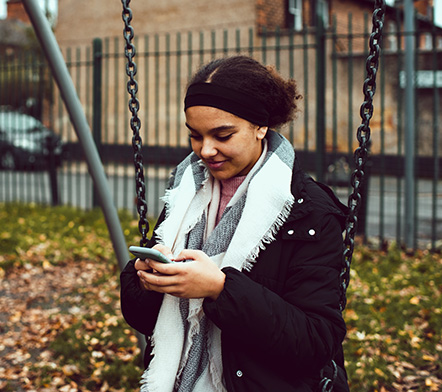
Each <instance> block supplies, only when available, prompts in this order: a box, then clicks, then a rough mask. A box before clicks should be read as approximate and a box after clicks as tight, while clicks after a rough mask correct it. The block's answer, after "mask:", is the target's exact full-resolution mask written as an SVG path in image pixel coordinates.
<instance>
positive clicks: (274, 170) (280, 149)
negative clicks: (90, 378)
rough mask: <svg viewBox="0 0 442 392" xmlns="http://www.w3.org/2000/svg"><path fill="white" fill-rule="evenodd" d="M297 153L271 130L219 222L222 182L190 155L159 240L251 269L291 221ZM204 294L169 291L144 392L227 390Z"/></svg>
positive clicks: (175, 182) (176, 180) (175, 180)
mask: <svg viewBox="0 0 442 392" xmlns="http://www.w3.org/2000/svg"><path fill="white" fill-rule="evenodd" d="M294 158H295V152H294V150H293V147H292V145H291V144H290V143H289V142H288V141H287V140H286V139H285V138H284V137H283V136H281V135H280V134H278V133H276V132H273V131H268V133H267V136H266V139H265V143H264V149H263V153H262V154H261V157H260V158H259V160H258V162H257V163H256V164H255V166H254V167H253V168H252V170H251V171H250V172H249V173H248V175H247V177H246V178H245V180H244V181H243V183H242V184H241V185H240V186H239V188H238V190H237V191H236V193H235V195H234V196H233V197H232V199H231V200H230V202H229V204H228V205H227V207H226V209H225V211H224V213H223V216H222V218H221V220H220V222H219V224H218V225H217V226H216V227H215V220H216V214H217V211H218V205H219V197H220V185H219V182H218V181H217V180H215V179H214V178H213V177H212V176H211V175H210V173H209V171H208V170H207V168H206V167H205V166H204V165H203V164H202V162H201V160H199V159H198V157H197V156H196V155H195V154H194V153H191V154H190V155H189V156H188V157H187V158H186V159H185V160H184V161H183V162H181V163H180V164H179V165H178V166H177V168H176V170H175V173H174V176H173V177H172V180H171V186H170V189H169V190H168V191H167V192H166V195H165V197H164V201H165V204H166V218H165V220H164V221H163V223H162V224H161V225H160V226H159V227H158V229H157V231H156V234H157V237H158V239H159V242H161V243H163V244H164V245H166V246H168V247H170V248H171V249H172V252H173V253H174V254H175V255H178V254H179V253H180V252H181V251H182V250H183V249H185V248H187V249H201V250H202V251H204V252H205V253H206V254H207V255H208V256H209V257H210V258H211V259H212V260H213V262H214V263H216V264H217V265H218V266H219V267H220V268H224V267H233V268H236V269H237V270H250V269H251V268H252V267H253V264H254V262H255V260H256V258H257V257H258V254H259V252H260V250H261V249H265V246H266V244H268V243H270V242H272V241H273V240H274V238H275V234H276V233H277V232H278V230H279V228H280V227H281V226H282V224H283V223H284V222H285V220H286V219H287V217H288V215H289V213H290V210H291V208H292V205H293V202H294V198H293V195H292V194H291V191H290V186H291V178H292V168H293V163H294ZM202 304H203V299H180V298H177V297H174V296H171V295H168V294H165V295H164V299H163V303H162V306H161V309H160V312H159V315H158V319H157V322H156V325H155V330H154V333H153V336H152V344H153V352H152V354H153V355H154V357H153V359H152V361H151V363H150V365H149V367H148V368H147V369H146V370H145V371H144V373H143V376H142V379H141V392H174V391H177V392H190V391H194V392H211V391H225V390H226V389H225V387H224V385H223V367H222V357H221V332H220V330H219V329H218V328H217V327H216V326H215V325H214V324H213V323H212V322H211V321H210V320H209V319H208V318H207V317H205V315H204V311H203V308H202Z"/></svg>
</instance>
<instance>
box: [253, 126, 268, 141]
mask: <svg viewBox="0 0 442 392" xmlns="http://www.w3.org/2000/svg"><path fill="white" fill-rule="evenodd" d="M268 130H269V127H258V129H257V130H256V138H257V139H258V140H263V139H264V138H265V136H266V135H267V131H268Z"/></svg>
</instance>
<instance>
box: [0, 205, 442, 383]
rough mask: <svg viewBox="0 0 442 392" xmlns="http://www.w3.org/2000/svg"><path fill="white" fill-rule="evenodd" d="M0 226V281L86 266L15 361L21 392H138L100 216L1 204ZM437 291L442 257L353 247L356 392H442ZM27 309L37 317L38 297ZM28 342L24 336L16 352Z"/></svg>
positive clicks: (129, 228) (131, 339) (132, 349)
mask: <svg viewBox="0 0 442 392" xmlns="http://www.w3.org/2000/svg"><path fill="white" fill-rule="evenodd" d="M119 217H120V221H121V224H122V227H123V232H124V235H125V238H126V242H127V244H128V245H129V244H137V243H138V242H139V239H140V237H139V233H138V224H137V222H136V220H134V219H133V217H132V216H131V215H130V214H129V213H125V212H120V214H119ZM0 221H1V222H2V225H1V228H0V278H2V279H4V280H8V277H9V276H11V279H12V277H13V275H14V273H16V272H14V271H19V273H20V274H23V273H26V274H28V273H29V271H32V268H33V267H35V268H37V269H39V270H41V271H43V272H45V271H51V273H55V272H53V271H58V270H60V271H61V272H60V279H68V277H67V276H65V275H63V274H62V272H63V271H66V270H65V269H64V268H67V269H68V270H70V269H72V268H73V266H81V269H79V271H80V272H81V276H80V277H77V276H76V275H75V274H74V275H73V276H72V277H71V278H69V279H72V289H70V290H67V291H65V292H64V293H63V294H60V295H58V296H56V297H55V301H56V303H55V304H53V305H45V306H46V307H47V308H48V313H47V316H45V317H47V318H46V319H45V320H43V321H42V322H46V323H48V324H49V325H50V328H48V332H47V333H46V334H42V336H43V338H42V339H47V340H48V341H47V343H42V345H41V347H42V348H41V351H42V354H41V355H40V357H39V358H38V359H37V360H35V361H33V362H32V363H30V362H29V360H26V353H24V354H23V353H22V354H20V355H22V357H23V358H25V359H23V360H22V362H20V360H19V359H17V358H16V357H14V360H15V361H16V365H17V369H18V367H20V372H22V373H21V374H23V372H25V371H26V377H27V379H28V381H29V382H28V384H26V385H24V386H23V387H26V388H27V389H32V388H31V387H33V388H34V389H35V388H37V389H43V388H49V387H54V388H58V389H59V390H62V389H61V388H63V386H65V385H68V386H69V385H70V386H71V387H72V388H75V387H79V388H80V389H81V390H84V391H86V390H88V391H100V390H109V391H135V390H138V382H139V378H140V375H141V373H142V368H141V355H140V352H139V349H138V347H137V340H136V337H135V335H134V331H133V330H131V329H130V328H129V327H128V326H127V324H126V323H125V322H124V320H123V318H122V316H121V312H120V309H119V279H118V275H119V273H118V272H119V271H118V267H117V262H116V259H115V255H114V252H113V249H112V245H111V242H110V239H109V235H108V231H107V228H106V225H105V221H104V218H103V216H102V213H101V211H100V210H92V211H81V210H78V209H74V208H69V207H56V208H52V207H41V206H36V205H23V204H0ZM78 268H79V267H78ZM37 272H38V271H37ZM80 272H79V274H80ZM55 276H58V275H55ZM54 279H55V278H54ZM441 291H442V260H441V256H440V254H434V253H429V252H426V251H418V252H416V253H415V254H413V255H409V254H407V253H405V252H404V251H402V250H401V249H400V248H398V247H396V246H394V245H392V246H390V248H389V249H388V251H387V252H383V251H379V250H373V249H370V248H367V247H357V248H356V249H355V252H354V257H353V264H352V270H351V281H350V287H349V289H348V295H347V296H348V304H347V308H346V310H345V313H344V318H345V320H346V323H347V328H348V334H347V338H346V341H345V343H344V351H345V358H346V368H347V372H348V376H349V383H350V387H351V390H353V391H380V392H385V391H408V390H413V391H438V390H442V366H441V362H442V361H441V355H442V315H441V309H442V296H441ZM30 304H32V307H33V309H32V310H35V307H36V306H38V297H36V299H35V301H33V302H30ZM29 306H31V305H29ZM54 307H56V308H54ZM54 309H55V310H54ZM57 309H58V310H57ZM26 311H27V312H29V308H28V309H27V310H26ZM24 314H26V313H24ZM14 317H15V318H16V319H17V320H18V316H17V315H16V314H11V316H10V319H11V320H12V321H14V320H15V319H14ZM12 321H11V322H12ZM28 324H29V325H31V324H32V323H27V324H26V325H25V324H23V328H28V327H29V325H28ZM42 328H43V329H44V327H42ZM26 336H27V335H26V334H25V333H23V332H20V334H19V338H18V340H20V339H21V340H22V341H20V344H19V347H20V350H23V347H26V346H27V344H26V342H25V340H26ZM32 336H34V339H35V333H34V335H32ZM17 344H18V343H17ZM11 352H13V351H11ZM1 355H2V353H1V352H0V356H1ZM8 355H12V354H11V353H10V354H8ZM26 361H28V362H26ZM11 363H13V362H11ZM18 372H19V370H17V371H16V372H15V373H14V372H13V373H12V374H13V375H16V374H18ZM14 383H16V381H7V382H5V383H4V384H3V388H4V390H6V391H7V390H8V388H9V390H15V389H14V388H15V385H16V384H14ZM0 389H1V388H0ZM66 390H67V389H66Z"/></svg>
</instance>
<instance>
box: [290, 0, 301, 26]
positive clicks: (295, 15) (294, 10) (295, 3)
mask: <svg viewBox="0 0 442 392" xmlns="http://www.w3.org/2000/svg"><path fill="white" fill-rule="evenodd" d="M287 15H288V21H287V22H288V23H287V24H288V27H289V28H292V29H294V30H302V0H288V9H287Z"/></svg>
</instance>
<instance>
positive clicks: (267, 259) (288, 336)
mask: <svg viewBox="0 0 442 392" xmlns="http://www.w3.org/2000/svg"><path fill="white" fill-rule="evenodd" d="M299 98H300V96H299V94H298V91H297V87H296V83H295V81H293V80H284V79H283V78H282V77H281V76H280V75H279V74H278V73H277V72H276V71H274V70H273V69H272V68H269V67H265V66H263V65H262V64H260V63H258V62H257V61H255V60H253V59H251V58H249V57H245V56H237V57H229V58H223V59H219V60H215V61H212V62H210V63H209V64H207V65H206V66H203V67H202V68H201V69H200V70H199V71H198V72H197V73H196V74H195V75H194V77H193V79H192V80H191V82H190V84H189V86H188V89H187V94H186V98H185V115H186V126H187V128H188V130H189V137H190V140H191V145H192V150H193V152H192V153H191V154H190V155H189V156H188V157H187V158H186V159H185V160H184V161H183V162H181V163H180V164H179V165H178V166H177V168H176V169H175V171H174V173H173V176H172V178H171V181H170V186H169V188H168V190H167V192H166V195H165V198H164V200H165V208H164V211H163V212H162V214H161V216H160V217H159V220H158V223H157V226H156V228H155V230H154V235H153V237H152V239H151V241H150V244H149V245H150V246H151V247H154V248H155V249H157V250H159V251H160V252H162V253H163V254H164V255H166V256H168V257H170V258H172V259H173V260H174V261H176V262H175V263H173V264H162V263H159V262H155V261H153V260H145V261H141V260H139V259H134V260H131V261H129V263H128V264H127V266H126V268H125V269H124V271H123V272H122V274H121V305H122V311H123V315H124V317H125V319H126V321H127V322H128V323H129V324H130V325H131V326H132V327H134V328H135V329H137V330H138V331H140V332H141V333H143V334H145V335H146V337H147V342H148V347H147V352H146V356H145V365H146V370H145V372H144V374H143V377H142V388H141V390H142V391H149V392H154V391H196V392H199V391H201V392H209V391H229V392H237V391H244V392H246V391H247V392H251V391H252V392H256V391H277V392H284V391H315V390H318V388H319V385H320V383H321V381H324V379H323V374H324V372H325V373H327V372H328V373H334V372H336V371H337V376H336V380H335V389H334V390H335V391H338V390H348V387H347V382H346V375H345V370H344V365H343V362H344V361H343V354H342V341H343V339H344V336H345V333H346V328H345V323H344V321H343V319H342V316H341V313H340V310H339V297H340V291H339V282H340V279H339V273H340V267H341V260H342V249H343V246H342V230H343V225H344V221H345V211H346V208H345V206H343V205H342V204H341V203H340V202H339V201H338V199H337V198H336V197H335V196H334V195H333V193H332V192H331V191H330V190H329V189H328V188H326V187H325V186H323V185H321V184H318V183H316V182H315V181H313V180H312V179H311V178H310V177H309V176H307V175H306V174H305V173H304V172H303V171H302V170H301V168H300V166H299V163H298V161H297V159H296V156H295V151H294V149H293V147H292V145H291V144H290V143H289V142H288V141H287V140H286V139H285V138H284V137H283V136H281V135H280V134H279V133H277V132H275V131H273V130H271V129H272V128H277V127H279V126H281V125H283V124H285V123H287V122H289V121H291V120H292V119H293V118H294V115H295V113H296V111H297V101H298V99H299ZM335 364H337V366H335Z"/></svg>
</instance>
